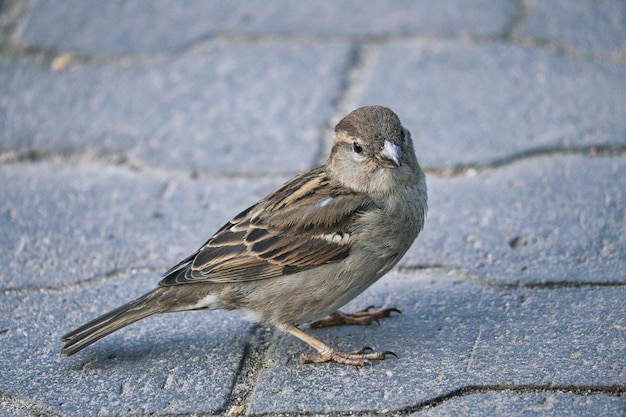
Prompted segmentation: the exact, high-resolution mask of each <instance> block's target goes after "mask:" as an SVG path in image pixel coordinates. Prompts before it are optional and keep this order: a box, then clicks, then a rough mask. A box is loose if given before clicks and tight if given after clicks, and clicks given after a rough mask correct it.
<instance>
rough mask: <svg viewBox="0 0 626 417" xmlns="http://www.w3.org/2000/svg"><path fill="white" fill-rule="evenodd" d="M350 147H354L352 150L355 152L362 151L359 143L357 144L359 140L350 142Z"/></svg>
mask: <svg viewBox="0 0 626 417" xmlns="http://www.w3.org/2000/svg"><path fill="white" fill-rule="evenodd" d="M352 149H354V152H356V153H361V152H363V148H362V147H361V145H359V142H357V141H354V142H352Z"/></svg>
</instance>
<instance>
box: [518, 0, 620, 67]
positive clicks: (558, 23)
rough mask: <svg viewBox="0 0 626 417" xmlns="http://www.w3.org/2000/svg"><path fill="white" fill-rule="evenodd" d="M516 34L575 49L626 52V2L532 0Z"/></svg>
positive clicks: (527, 2)
mask: <svg viewBox="0 0 626 417" xmlns="http://www.w3.org/2000/svg"><path fill="white" fill-rule="evenodd" d="M525 4H526V18H525V20H524V21H523V23H522V24H521V25H520V26H519V27H518V28H517V29H516V30H515V31H514V35H515V36H519V37H522V38H525V37H530V38H535V39H538V40H541V41H548V42H552V43H556V44H561V45H565V46H567V47H568V48H571V49H573V50H574V51H575V52H578V53H583V54H592V55H597V54H599V53H603V54H613V55H614V56H615V57H616V58H620V59H623V57H624V53H626V4H625V3H624V2H623V1H621V0H602V1H595V0H552V1H541V0H528V1H525Z"/></svg>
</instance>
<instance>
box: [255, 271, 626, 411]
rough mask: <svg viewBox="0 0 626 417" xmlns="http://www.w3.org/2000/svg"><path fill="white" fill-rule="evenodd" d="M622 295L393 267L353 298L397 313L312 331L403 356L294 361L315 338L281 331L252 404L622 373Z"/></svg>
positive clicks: (398, 403) (343, 403)
mask: <svg viewBox="0 0 626 417" xmlns="http://www.w3.org/2000/svg"><path fill="white" fill-rule="evenodd" d="M624 300H626V291H625V290H624V288H623V287H621V288H597V289H584V290H581V289H569V288H559V289H551V290H545V289H510V288H499V287H485V286H483V285H480V284H478V283H476V282H472V281H470V280H466V279H464V278H462V277H461V276H458V275H454V274H445V273H439V272H437V271H433V272H430V273H422V274H390V275H388V276H387V277H386V278H383V280H381V281H380V282H379V283H377V284H375V285H374V286H373V287H372V288H371V289H370V290H368V291H367V292H366V293H365V294H364V295H363V296H362V297H361V298H357V299H356V300H355V301H353V302H352V303H350V305H349V306H348V307H346V308H345V310H346V311H350V309H352V310H354V309H360V308H362V307H363V306H367V305H377V306H381V305H384V306H394V307H398V308H400V309H401V310H402V312H403V314H402V315H401V316H394V317H392V318H388V319H384V320H381V322H380V325H379V326H377V325H372V326H344V327H338V328H325V329H321V330H312V331H311V334H313V335H314V336H316V337H318V338H320V339H321V340H323V341H325V342H326V343H328V344H330V345H331V346H334V347H335V348H337V349H339V350H343V351H349V350H354V349H358V348H360V347H362V346H371V347H372V348H374V349H377V350H391V351H393V352H394V353H396V354H397V355H398V356H399V358H398V359H394V358H390V359H388V360H385V361H383V362H376V363H373V364H372V365H371V366H366V367H364V368H361V369H358V368H354V367H342V366H339V365H335V364H327V365H322V366H303V365H298V363H297V359H298V355H299V354H300V353H301V352H307V351H309V348H307V347H306V346H304V345H302V343H301V342H299V341H296V340H295V339H294V338H292V337H290V336H283V335H282V334H279V335H278V336H277V338H276V345H275V347H274V348H273V349H270V351H269V358H268V366H267V367H266V368H265V369H263V370H262V372H261V375H260V378H259V381H258V383H257V389H256V391H255V393H254V397H253V399H252V405H251V410H252V412H253V413H260V414H262V413H267V412H270V411H271V412H277V413H279V412H287V411H298V412H302V413H304V412H314V413H327V412H331V411H339V412H348V411H362V410H384V409H387V410H391V411H398V410H402V409H405V408H410V407H412V406H416V405H418V404H421V403H423V402H426V401H428V400H431V399H435V398H438V397H440V396H443V395H446V394H448V393H450V392H453V391H455V390H457V389H459V388H461V387H467V386H481V385H483V386H490V387H494V386H496V387H497V386H502V387H504V386H510V387H515V386H536V387H537V389H539V387H550V386H561V387H563V386H571V387H575V386H579V385H581V386H593V385H597V386H607V387H610V386H613V385H619V384H621V383H622V382H623V381H624V378H626V374H625V372H626V367H625V365H626V364H625V363H624V359H623V358H624V357H625V355H626V339H624V329H625V327H624V326H625V325H626V321H625V317H624V315H623V314H622V313H621V311H622V310H623V302H624ZM600 358H602V359H600ZM346 393H350V395H346ZM480 415H491V414H489V413H483V414H480Z"/></svg>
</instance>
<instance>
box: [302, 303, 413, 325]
mask: <svg viewBox="0 0 626 417" xmlns="http://www.w3.org/2000/svg"><path fill="white" fill-rule="evenodd" d="M373 308H374V306H369V307H367V308H364V309H363V310H359V311H355V312H354V313H344V312H343V311H340V310H337V311H335V312H334V313H332V314H331V315H330V316H328V318H325V319H322V320H317V321H314V322H312V323H309V327H310V328H317V327H328V326H337V325H340V324H372V322H373V321H375V322H378V319H380V318H383V317H389V316H390V315H391V313H399V314H402V312H401V311H400V310H398V309H397V308H381V309H378V310H372V309H373Z"/></svg>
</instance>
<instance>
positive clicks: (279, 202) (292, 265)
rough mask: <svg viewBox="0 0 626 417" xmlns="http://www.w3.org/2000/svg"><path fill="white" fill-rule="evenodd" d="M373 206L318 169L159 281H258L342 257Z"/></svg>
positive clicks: (293, 182)
mask: <svg viewBox="0 0 626 417" xmlns="http://www.w3.org/2000/svg"><path fill="white" fill-rule="evenodd" d="M373 206H374V205H373V203H372V201H371V200H370V199H369V198H368V197H367V196H366V195H365V194H362V193H356V192H353V191H351V190H349V189H347V188H345V187H343V186H341V185H340V184H339V183H337V182H336V181H333V180H331V179H330V178H328V176H327V175H326V173H325V171H324V170H323V168H321V167H320V168H317V169H315V170H312V171H309V172H307V173H304V174H301V175H299V176H297V177H295V178H293V179H292V180H290V181H288V182H287V183H285V184H284V185H282V186H281V187H280V188H278V189H277V190H276V191H274V192H273V193H271V194H270V195H269V196H267V197H266V198H265V199H263V200H262V201H260V202H259V203H257V204H256V205H254V206H252V207H250V208H249V209H247V210H245V211H244V212H242V213H241V214H239V215H238V216H236V217H235V218H234V219H232V220H231V221H230V222H228V223H227V224H225V225H224V226H223V227H222V228H221V229H220V230H218V231H217V233H215V235H213V236H212V237H211V239H209V240H208V241H207V242H206V243H205V244H204V245H203V246H202V247H201V248H200V249H199V250H198V251H197V252H196V253H195V254H193V255H191V256H189V257H187V258H186V259H184V260H183V261H181V262H180V263H179V264H178V265H176V266H174V267H173V268H172V269H170V270H169V271H168V272H167V273H166V274H165V275H164V278H163V280H162V281H161V282H160V284H159V285H162V286H167V285H178V284H185V283H193V282H211V283H235V282H244V281H250V280H259V279H266V278H273V277H278V276H281V275H288V274H292V273H295V272H299V271H303V270H306V269H309V268H313V267H315V266H318V265H322V264H325V263H329V262H333V261H338V260H340V259H343V258H345V257H346V256H348V253H349V252H350V247H351V245H352V234H353V232H354V231H355V230H354V222H355V219H356V217H357V216H358V214H359V213H361V212H363V211H366V210H368V209H371V208H372V207H373Z"/></svg>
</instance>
